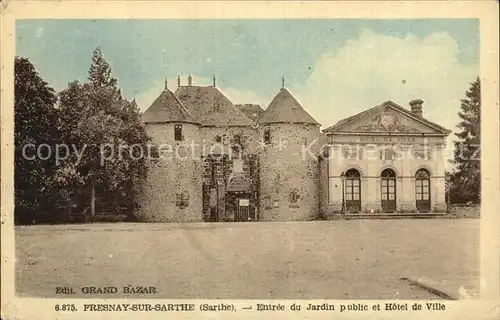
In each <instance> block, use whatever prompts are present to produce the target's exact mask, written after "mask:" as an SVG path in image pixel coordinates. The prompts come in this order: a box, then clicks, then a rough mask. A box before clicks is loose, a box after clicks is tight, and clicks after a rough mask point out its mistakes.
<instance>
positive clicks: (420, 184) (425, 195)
mask: <svg viewBox="0 0 500 320" xmlns="http://www.w3.org/2000/svg"><path fill="white" fill-rule="evenodd" d="M430 178H431V175H430V174H429V171H427V170H425V169H420V170H418V171H417V173H416V174H415V205H416V207H417V210H418V212H429V211H430V209H431V196H430V195H431V194H430V184H431V183H430V182H431V181H430Z"/></svg>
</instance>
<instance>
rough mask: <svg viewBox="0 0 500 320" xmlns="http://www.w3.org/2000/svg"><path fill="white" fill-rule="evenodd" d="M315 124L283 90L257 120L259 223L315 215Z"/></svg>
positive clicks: (317, 209)
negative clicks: (259, 146) (260, 149)
mask: <svg viewBox="0 0 500 320" xmlns="http://www.w3.org/2000/svg"><path fill="white" fill-rule="evenodd" d="M319 126H320V125H319V123H318V122H317V121H316V120H314V119H313V118H312V117H311V115H309V114H308V113H307V112H306V111H305V110H304V108H302V106H301V105H300V104H299V102H298V101H297V100H296V99H295V98H294V97H293V96H292V94H291V93H290V92H289V91H288V90H287V89H285V88H284V87H283V88H282V89H281V90H280V92H279V93H278V94H277V95H276V96H275V97H274V99H273V100H272V101H271V103H270V104H269V107H268V108H267V109H266V110H265V111H264V113H263V114H262V117H261V118H260V119H259V127H258V131H259V136H260V140H261V142H262V147H263V148H262V152H261V154H260V220H261V221H278V220H282V221H284V220H288V221H290V220H310V219H313V218H315V217H317V216H318V215H319V186H318V184H319V165H318V160H317V156H318V153H319V149H320V141H319V139H320V131H319Z"/></svg>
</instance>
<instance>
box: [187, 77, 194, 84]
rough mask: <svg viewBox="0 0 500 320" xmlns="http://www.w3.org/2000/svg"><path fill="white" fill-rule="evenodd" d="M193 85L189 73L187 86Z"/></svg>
mask: <svg viewBox="0 0 500 320" xmlns="http://www.w3.org/2000/svg"><path fill="white" fill-rule="evenodd" d="M191 85H193V78H192V77H191V75H189V76H188V86H191Z"/></svg>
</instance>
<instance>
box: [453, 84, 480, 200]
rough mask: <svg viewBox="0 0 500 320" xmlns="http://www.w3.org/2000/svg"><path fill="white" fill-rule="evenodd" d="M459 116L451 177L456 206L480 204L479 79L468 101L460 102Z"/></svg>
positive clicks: (468, 95) (467, 93)
mask: <svg viewBox="0 0 500 320" xmlns="http://www.w3.org/2000/svg"><path fill="white" fill-rule="evenodd" d="M461 102H462V103H461V111H460V112H459V113H458V115H459V117H460V119H461V120H460V122H459V123H458V125H457V128H459V129H460V131H459V132H458V133H456V134H455V136H456V137H457V138H458V140H457V141H455V142H454V145H455V150H454V163H455V166H456V167H455V169H454V172H453V175H452V181H451V183H452V188H451V193H452V199H453V202H469V201H471V202H474V203H477V202H479V201H480V197H481V167H480V164H481V163H480V155H481V150H480V141H481V83H480V80H479V78H476V80H475V81H474V82H472V83H471V84H470V87H469V90H468V91H466V93H465V98H464V99H462V100H461Z"/></svg>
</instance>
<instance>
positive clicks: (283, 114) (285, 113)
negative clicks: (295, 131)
mask: <svg viewBox="0 0 500 320" xmlns="http://www.w3.org/2000/svg"><path fill="white" fill-rule="evenodd" d="M259 123H260V124H269V123H309V124H315V125H319V123H318V122H317V121H316V120H314V118H313V117H312V116H311V115H310V114H309V113H307V111H306V110H304V108H302V106H301V105H300V103H299V102H298V101H297V100H296V99H295V98H294V97H293V96H292V94H291V93H290V92H289V91H288V90H287V89H285V88H281V90H280V92H278V94H277V95H276V96H275V97H274V99H273V100H272V101H271V103H270V104H269V107H267V109H266V110H264V113H263V114H262V116H261V118H260V119H259Z"/></svg>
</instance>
